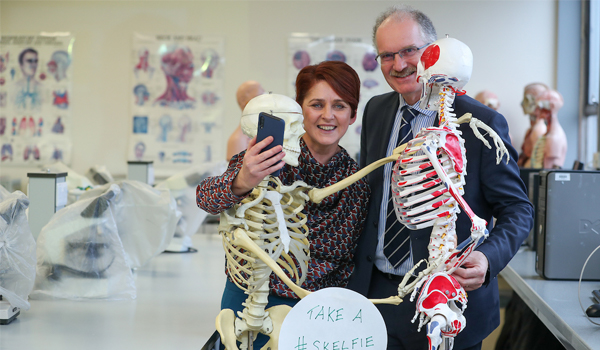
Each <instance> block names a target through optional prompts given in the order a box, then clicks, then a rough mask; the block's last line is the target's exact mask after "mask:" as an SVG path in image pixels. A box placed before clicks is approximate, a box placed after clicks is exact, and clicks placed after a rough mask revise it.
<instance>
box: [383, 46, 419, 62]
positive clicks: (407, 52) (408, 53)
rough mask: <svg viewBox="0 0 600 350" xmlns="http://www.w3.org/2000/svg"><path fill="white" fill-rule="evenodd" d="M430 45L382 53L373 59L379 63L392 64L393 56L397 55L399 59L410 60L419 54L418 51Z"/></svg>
mask: <svg viewBox="0 0 600 350" xmlns="http://www.w3.org/2000/svg"><path fill="white" fill-rule="evenodd" d="M429 44H430V43H427V44H425V45H423V46H421V47H416V46H411V47H407V48H406V49H402V50H400V51H398V52H382V53H380V54H379V55H377V56H376V57H375V59H376V60H378V61H379V63H383V62H392V61H394V56H395V55H398V56H400V58H405V57H406V58H411V57H413V56H414V55H416V54H417V52H419V50H421V49H423V48H425V47H426V46H428V45H429Z"/></svg>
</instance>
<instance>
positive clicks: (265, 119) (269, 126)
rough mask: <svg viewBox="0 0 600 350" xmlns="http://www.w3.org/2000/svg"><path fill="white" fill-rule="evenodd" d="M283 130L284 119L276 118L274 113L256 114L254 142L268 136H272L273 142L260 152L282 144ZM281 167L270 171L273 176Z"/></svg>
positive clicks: (277, 173) (277, 174)
mask: <svg viewBox="0 0 600 350" xmlns="http://www.w3.org/2000/svg"><path fill="white" fill-rule="evenodd" d="M284 132H285V121H284V120H283V119H281V118H277V117H276V116H274V115H270V114H268V113H265V112H261V113H259V114H258V131H257V132H256V143H259V142H260V141H262V140H264V139H265V138H267V137H268V136H273V142H271V143H270V144H269V145H268V146H267V147H265V148H263V149H262V151H261V152H260V153H262V152H264V151H267V150H270V149H271V148H273V147H275V146H278V145H279V146H283V133H284ZM280 172H281V169H279V170H277V171H276V172H274V173H272V174H271V175H273V176H279V173H280Z"/></svg>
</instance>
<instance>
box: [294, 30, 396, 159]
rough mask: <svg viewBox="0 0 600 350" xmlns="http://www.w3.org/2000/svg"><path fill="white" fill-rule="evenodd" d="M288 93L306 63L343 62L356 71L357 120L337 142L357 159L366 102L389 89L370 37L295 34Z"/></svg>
mask: <svg viewBox="0 0 600 350" xmlns="http://www.w3.org/2000/svg"><path fill="white" fill-rule="evenodd" d="M288 52H289V55H288V58H289V61H288V82H289V83H288V96H290V97H292V98H295V95H296V92H295V82H296V76H297V75H298V72H300V70H301V69H302V68H304V67H306V66H308V65H312V64H317V63H319V62H323V61H342V62H345V63H347V64H348V65H350V66H351V67H352V68H354V70H355V71H356V72H357V73H358V76H359V77H360V81H361V88H360V101H359V104H358V112H357V121H356V122H355V123H354V124H353V125H351V126H350V127H349V128H348V131H347V132H346V135H344V137H343V138H342V139H341V141H340V145H341V146H342V147H344V148H345V149H346V150H347V151H348V153H349V154H350V155H351V156H352V157H354V158H355V159H358V152H359V150H360V130H361V126H362V114H363V110H364V108H365V104H366V103H367V102H368V101H369V99H370V98H371V97H373V96H376V95H380V94H383V93H386V92H389V91H390V88H389V86H388V85H387V83H386V82H385V78H384V77H383V76H382V75H381V70H380V69H379V63H378V62H377V61H376V60H375V57H376V55H377V54H376V53H375V48H374V47H373V45H372V44H371V40H370V39H367V38H360V37H338V36H322V35H312V34H303V33H294V34H292V35H291V36H290V37H289V38H288Z"/></svg>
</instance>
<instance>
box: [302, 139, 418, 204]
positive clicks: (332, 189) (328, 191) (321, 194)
mask: <svg viewBox="0 0 600 350" xmlns="http://www.w3.org/2000/svg"><path fill="white" fill-rule="evenodd" d="M406 145H407V144H406V143H405V144H403V145H401V146H398V147H397V148H395V149H394V151H393V152H392V155H391V156H389V157H386V158H381V159H380V160H378V161H375V162H373V163H371V164H369V165H367V166H366V167H364V168H362V169H361V170H359V171H358V172H356V173H355V174H353V175H351V176H348V177H347V178H345V179H343V180H342V181H340V182H338V183H336V184H333V185H331V186H328V187H325V188H314V189H312V190H310V191H309V192H308V196H309V197H310V200H311V201H312V202H314V203H317V204H319V203H321V201H323V199H324V198H325V197H327V196H329V195H332V194H334V193H336V192H338V191H341V190H343V189H344V188H346V187H348V186H350V185H352V184H354V183H355V182H356V181H358V180H360V179H362V178H363V177H365V176H367V175H369V174H370V173H371V172H372V171H373V170H375V169H377V168H379V167H380V166H382V165H385V164H387V163H389V162H393V161H396V160H397V159H398V156H400V153H402V151H403V150H404V149H405V148H406Z"/></svg>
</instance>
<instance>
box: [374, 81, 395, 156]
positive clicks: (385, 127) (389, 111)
mask: <svg viewBox="0 0 600 350" xmlns="http://www.w3.org/2000/svg"><path fill="white" fill-rule="evenodd" d="M389 98H390V100H389V101H387V102H386V103H385V108H384V110H383V111H382V114H381V115H382V117H383V118H382V119H383V123H382V125H381V127H382V129H381V130H382V135H381V138H382V139H384V140H387V142H380V143H379V147H380V148H379V152H378V154H379V157H378V159H381V158H384V157H385V151H386V150H387V147H388V143H389V141H390V133H391V132H392V128H393V127H394V120H395V119H396V113H397V112H398V107H399V106H400V97H399V96H398V93H397V92H393V93H390V96H389Z"/></svg>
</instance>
